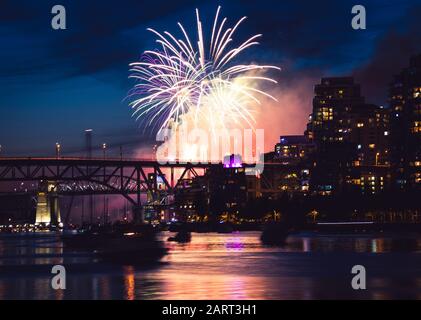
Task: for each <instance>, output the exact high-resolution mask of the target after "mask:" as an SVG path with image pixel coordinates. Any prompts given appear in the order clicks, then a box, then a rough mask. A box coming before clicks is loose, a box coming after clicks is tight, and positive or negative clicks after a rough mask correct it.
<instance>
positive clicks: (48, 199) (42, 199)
mask: <svg viewBox="0 0 421 320" xmlns="http://www.w3.org/2000/svg"><path fill="white" fill-rule="evenodd" d="M55 188H56V186H55V184H54V183H53V182H43V183H41V185H40V190H39V192H38V193H37V197H38V203H37V210H36V215H35V224H36V225H40V224H45V225H50V224H52V225H56V226H57V225H58V224H59V223H60V222H61V217H60V206H59V201H58V195H57V193H56V192H55Z"/></svg>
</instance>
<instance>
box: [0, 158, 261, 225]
mask: <svg viewBox="0 0 421 320" xmlns="http://www.w3.org/2000/svg"><path fill="white" fill-rule="evenodd" d="M221 165H222V163H214V162H207V163H203V162H202V163H192V162H180V161H174V162H168V163H160V162H158V161H154V160H145V159H121V158H120V159H112V158H76V157H73V158H70V157H66V158H62V157H56V158H30V157H27V158H23V157H21V158H0V182H23V181H40V182H44V183H47V182H52V184H50V186H51V185H54V187H53V188H51V187H48V186H47V187H46V188H47V190H44V192H43V193H45V192H47V193H48V192H52V193H53V194H54V195H57V194H71V195H85V194H120V195H122V196H123V197H125V198H126V199H127V200H128V201H129V202H130V203H131V204H132V205H133V213H134V218H135V220H142V219H143V212H142V203H141V195H142V194H145V193H146V194H148V195H149V196H150V197H151V198H152V200H154V199H157V198H158V195H159V194H160V193H163V192H165V193H166V194H174V191H175V189H176V188H177V187H178V186H179V184H180V182H181V181H182V180H183V179H184V178H185V177H186V176H193V177H196V176H198V172H197V171H198V170H205V171H206V170H208V169H209V168H211V167H213V166H221ZM243 167H254V164H253V165H249V164H244V165H243ZM175 171H177V172H175ZM176 173H177V177H176ZM168 177H169V179H168ZM158 180H159V182H158ZM55 206H56V207H57V205H55ZM55 215H56V216H57V214H55Z"/></svg>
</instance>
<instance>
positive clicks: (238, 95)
mask: <svg viewBox="0 0 421 320" xmlns="http://www.w3.org/2000/svg"><path fill="white" fill-rule="evenodd" d="M219 13H220V7H218V10H217V12H216V16H215V20H214V23H213V28H212V34H211V38H210V42H209V43H208V44H206V43H205V41H204V36H203V30H202V22H201V21H200V16H199V11H198V10H197V9H196V19H197V21H196V22H197V42H196V43H194V45H193V42H192V41H191V38H190V37H189V35H188V33H187V32H186V30H185V29H184V27H183V26H182V24H180V23H178V26H179V28H180V30H181V32H182V35H183V36H182V37H181V39H177V38H176V37H175V36H173V35H172V34H171V33H169V32H167V31H165V32H163V33H159V32H158V31H156V30H154V29H148V30H149V31H151V32H152V33H154V34H155V35H156V37H157V39H156V42H157V43H158V44H159V49H156V50H153V51H149V50H147V51H145V52H144V54H143V55H142V57H141V59H140V61H139V62H135V63H132V64H130V71H131V75H130V77H131V78H134V79H136V80H137V81H138V82H137V83H136V85H135V86H134V88H133V89H132V90H131V92H130V93H129V96H130V97H132V98H133V99H132V101H131V102H130V106H131V107H132V109H133V116H134V117H136V119H137V120H141V121H145V123H146V126H145V127H152V128H157V129H158V130H162V129H164V128H169V127H171V126H173V125H179V124H180V123H182V121H183V118H184V117H189V118H190V119H191V120H192V121H193V123H194V125H195V126H199V125H200V126H201V127H203V126H204V125H205V126H207V127H208V128H209V129H210V130H212V131H213V132H214V131H216V130H217V129H218V128H225V127H226V124H227V123H236V124H238V123H240V122H241V123H247V125H248V126H249V127H253V124H254V122H255V119H254V116H253V113H254V111H255V110H254V106H256V105H259V104H260V100H259V97H261V96H266V97H269V98H271V99H274V100H276V99H275V98H274V97H272V96H271V95H270V94H268V93H266V92H265V91H263V90H261V89H259V87H260V84H261V83H262V82H272V83H276V81H275V80H273V79H271V78H268V77H264V76H262V72H264V71H266V70H268V69H277V70H279V68H277V67H275V66H269V65H257V64H239V65H235V64H233V62H234V58H236V57H237V56H238V55H239V54H240V53H241V52H243V51H244V50H246V49H247V48H250V47H251V46H254V45H257V44H258V42H257V39H258V38H259V37H261V35H260V34H257V35H254V36H252V37H250V38H249V39H247V40H246V41H245V42H243V43H242V44H241V45H239V46H238V47H234V48H231V46H230V44H231V42H232V41H233V36H234V34H235V31H236V30H237V29H238V27H239V26H240V24H241V23H242V22H243V21H244V20H245V19H246V17H243V18H241V19H240V20H239V21H238V22H237V23H236V24H235V25H234V26H233V27H226V24H227V18H223V19H222V21H221V22H220V21H219Z"/></svg>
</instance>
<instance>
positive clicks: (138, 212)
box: [133, 205, 145, 223]
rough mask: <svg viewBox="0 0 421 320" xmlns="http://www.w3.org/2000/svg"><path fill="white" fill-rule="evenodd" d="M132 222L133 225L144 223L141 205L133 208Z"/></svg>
mask: <svg viewBox="0 0 421 320" xmlns="http://www.w3.org/2000/svg"><path fill="white" fill-rule="evenodd" d="M133 220H134V222H135V223H145V210H144V208H143V206H142V205H135V206H133Z"/></svg>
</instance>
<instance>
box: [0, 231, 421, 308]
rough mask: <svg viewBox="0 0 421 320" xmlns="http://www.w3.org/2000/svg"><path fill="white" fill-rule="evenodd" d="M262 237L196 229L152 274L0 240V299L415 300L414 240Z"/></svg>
mask: <svg viewBox="0 0 421 320" xmlns="http://www.w3.org/2000/svg"><path fill="white" fill-rule="evenodd" d="M168 236H169V233H163V234H162V235H161V237H162V240H166V239H167V238H168ZM259 236H260V233H258V232H237V233H232V234H217V233H208V234H197V233H193V234H192V242H191V243H187V244H177V243H174V242H166V245H167V246H168V248H169V249H170V253H169V254H168V255H167V256H166V257H165V258H164V259H163V260H162V262H163V263H161V264H158V265H155V266H151V267H148V268H139V267H134V266H122V267H121V266H109V265H104V264H90V265H89V267H88V268H79V267H77V266H78V265H76V264H75V263H81V262H87V261H90V258H89V257H86V256H78V255H71V254H67V253H63V249H62V244H61V242H60V241H59V239H58V238H57V237H54V236H48V237H46V236H39V237H32V238H28V237H18V236H13V237H6V236H1V237H0V254H1V256H0V268H2V269H0V270H1V271H2V272H0V299H128V300H132V299H234V300H236V299H332V298H357V299H392V298H410V299H421V237H419V236H407V237H402V236H394V237H392V236H384V235H382V236H370V235H351V236H344V235H316V234H304V233H303V234H298V235H293V236H290V237H289V239H288V244H287V245H286V246H285V247H283V248H277V247H265V246H262V245H261V243H260V240H259ZM62 263H64V265H65V266H66V267H67V271H68V272H67V289H66V290H65V291H60V290H57V291H56V290H53V289H51V286H50V277H51V276H52V275H51V274H50V270H51V268H50V266H51V265H54V264H62ZM356 264H361V265H364V266H365V267H366V269H367V288H368V289H367V290H365V291H361V290H360V291H355V290H352V289H351V286H350V282H351V278H352V276H353V275H351V272H350V271H351V268H352V266H353V265H356ZM11 265H14V266H15V267H10V266H11ZM43 265H44V266H45V267H43Z"/></svg>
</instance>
